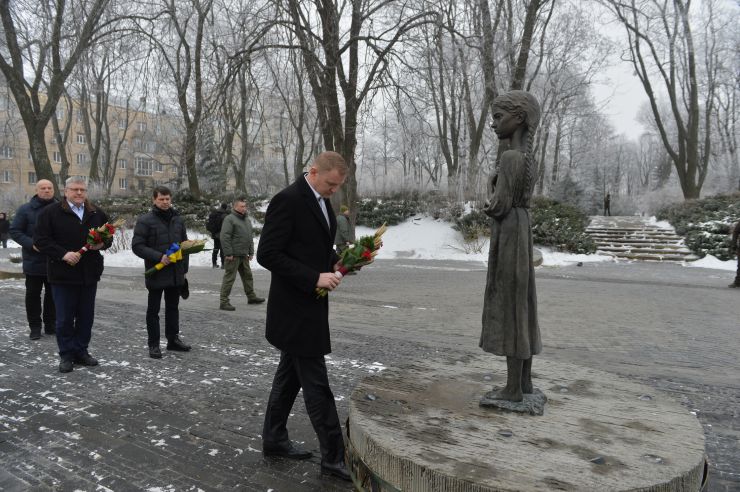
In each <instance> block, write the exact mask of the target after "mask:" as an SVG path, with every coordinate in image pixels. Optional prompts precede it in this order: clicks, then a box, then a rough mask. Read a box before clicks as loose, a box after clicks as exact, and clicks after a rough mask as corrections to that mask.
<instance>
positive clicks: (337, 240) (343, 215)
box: [334, 205, 352, 256]
mask: <svg viewBox="0 0 740 492" xmlns="http://www.w3.org/2000/svg"><path fill="white" fill-rule="evenodd" d="M334 245H335V246H336V247H337V254H338V255H339V256H342V252H343V251H344V250H345V249H347V248H348V247H350V246H351V245H352V224H351V223H350V221H349V208H348V207H347V205H342V206H341V207H339V215H337V235H336V236H335V237H334Z"/></svg>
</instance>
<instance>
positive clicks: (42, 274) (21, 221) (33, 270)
mask: <svg viewBox="0 0 740 492" xmlns="http://www.w3.org/2000/svg"><path fill="white" fill-rule="evenodd" d="M57 201H58V200H57V199H56V198H55V197H54V185H53V184H52V182H51V181H49V180H48V179H41V180H39V181H38V182H37V183H36V194H35V195H34V196H33V197H32V198H31V200H29V202H28V203H25V204H23V205H21V206H20V208H19V209H18V210H17V211H16V213H15V218H14V219H13V223H12V224H11V225H10V237H12V238H13V240H14V241H15V242H16V243H18V244H20V245H21V246H22V247H23V273H25V274H26V318H27V319H28V326H29V328H30V329H31V335H30V337H31V340H38V339H40V338H41V321H42V319H43V323H44V332H45V333H46V334H47V335H51V336H54V335H55V333H56V329H55V328H54V325H55V323H56V312H55V310H54V299H53V297H52V295H51V288H50V287H49V281H48V279H47V277H46V256H44V255H42V254H41V253H40V252H39V250H38V249H37V248H36V246H34V244H33V233H34V231H35V229H36V218H37V217H38V214H39V213H40V212H41V211H42V210H43V209H44V208H46V206H47V205H51V204H52V203H56V202H57ZM42 290H43V292H44V303H43V310H42V307H41V292H42Z"/></svg>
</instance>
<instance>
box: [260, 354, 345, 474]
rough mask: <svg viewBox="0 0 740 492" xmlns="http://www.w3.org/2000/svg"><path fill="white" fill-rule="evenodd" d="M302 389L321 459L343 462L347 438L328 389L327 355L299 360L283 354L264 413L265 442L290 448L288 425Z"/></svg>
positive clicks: (330, 461) (263, 433) (293, 356)
mask: <svg viewBox="0 0 740 492" xmlns="http://www.w3.org/2000/svg"><path fill="white" fill-rule="evenodd" d="M301 388H303V399H304V400H305V402H306V410H307V412H308V417H309V418H310V419H311V425H313V428H314V430H315V431H316V435H317V436H318V438H319V446H320V449H321V457H322V459H323V460H324V461H326V462H329V463H338V462H340V461H343V460H344V439H343V437H342V428H341V426H340V425H339V415H337V407H336V404H335V402H334V394H333V393H332V392H331V388H329V378H328V376H327V373H326V362H325V361H324V356H323V355H320V356H317V357H300V356H296V355H291V354H288V353H287V352H284V351H281V352H280V363H279V364H278V368H277V371H275V379H274V380H273V382H272V391H271V392H270V399H269V401H268V403H267V409H266V411H265V425H264V429H263V430H262V442H263V443H269V444H275V445H288V444H289V442H290V441H289V439H288V430H287V429H286V427H285V426H286V424H287V422H288V416H289V415H290V411H291V409H292V408H293V403H294V402H295V399H296V396H297V395H298V391H299V390H300V389H301Z"/></svg>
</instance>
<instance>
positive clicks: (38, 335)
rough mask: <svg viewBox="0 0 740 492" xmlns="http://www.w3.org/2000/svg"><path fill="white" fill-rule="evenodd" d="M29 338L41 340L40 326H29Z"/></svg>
mask: <svg viewBox="0 0 740 492" xmlns="http://www.w3.org/2000/svg"><path fill="white" fill-rule="evenodd" d="M29 338H31V340H41V328H31V334H30V335H29Z"/></svg>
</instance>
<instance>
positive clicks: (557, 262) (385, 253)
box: [8, 216, 737, 271]
mask: <svg viewBox="0 0 740 492" xmlns="http://www.w3.org/2000/svg"><path fill="white" fill-rule="evenodd" d="M650 220H651V223H653V224H655V225H657V226H659V227H666V226H667V227H670V224H668V223H667V222H664V221H656V220H655V217H651V218H650ZM374 232H375V229H371V228H369V227H363V226H358V227H357V230H356V234H357V237H360V236H367V235H371V234H373V233H374ZM128 235H129V237H131V231H130V230H129V231H128ZM188 236H189V237H190V239H206V240H207V243H206V248H209V249H210V248H213V241H212V240H211V238H210V237H209V236H207V235H204V234H199V233H192V232H191V233H189V234H188ZM258 244H259V238H257V239H255V250H256V248H257V247H258ZM8 247H9V248H18V247H19V246H18V245H17V244H16V243H15V242H13V241H8ZM536 247H537V248H538V249H539V250H540V251H541V252H542V258H543V265H544V266H549V267H556V266H566V265H572V264H575V263H578V262H584V263H586V262H600V261H614V258H613V257H612V256H609V255H599V254H590V255H577V254H571V253H561V252H559V251H555V250H553V249H551V248H547V247H539V246H536ZM466 250H467V251H468V252H466ZM104 254H105V264H106V265H107V266H113V267H130V268H143V267H144V264H143V261H142V260H141V258H139V257H137V256H136V255H134V254H133V253H132V252H131V250H125V251H119V252H116V253H109V252H107V251H106V252H104ZM378 258H379V259H418V260H456V261H480V262H482V263H486V262H487V261H488V240H487V239H486V240H481V241H480V242H479V243H478V244H477V245H476V246H475V247H471V246H465V245H464V243H463V240H462V236H461V235H460V233H459V232H458V231H456V230H454V229H453V228H452V224H451V223H449V222H445V221H443V220H436V219H434V218H432V217H428V216H415V217H412V218H410V219H408V220H406V221H405V222H403V223H401V224H398V225H396V226H391V227H389V228H388V231H387V232H386V233H385V235H384V236H383V248H381V250H380V253H379V254H378ZM190 265H191V266H205V267H210V266H211V252H210V251H204V252H202V253H198V254H195V255H191V256H190ZM684 265H685V266H687V267H698V268H711V269H716V270H732V271H734V270H735V269H736V267H737V264H736V262H735V261H734V260H729V261H721V260H718V259H717V258H715V257H714V256H707V257H705V258H703V259H701V260H698V261H695V262H686V263H684ZM250 266H251V267H252V269H255V270H260V269H262V267H261V266H260V265H259V263H257V261H256V260H254V261H252V263H251V265H250Z"/></svg>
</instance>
